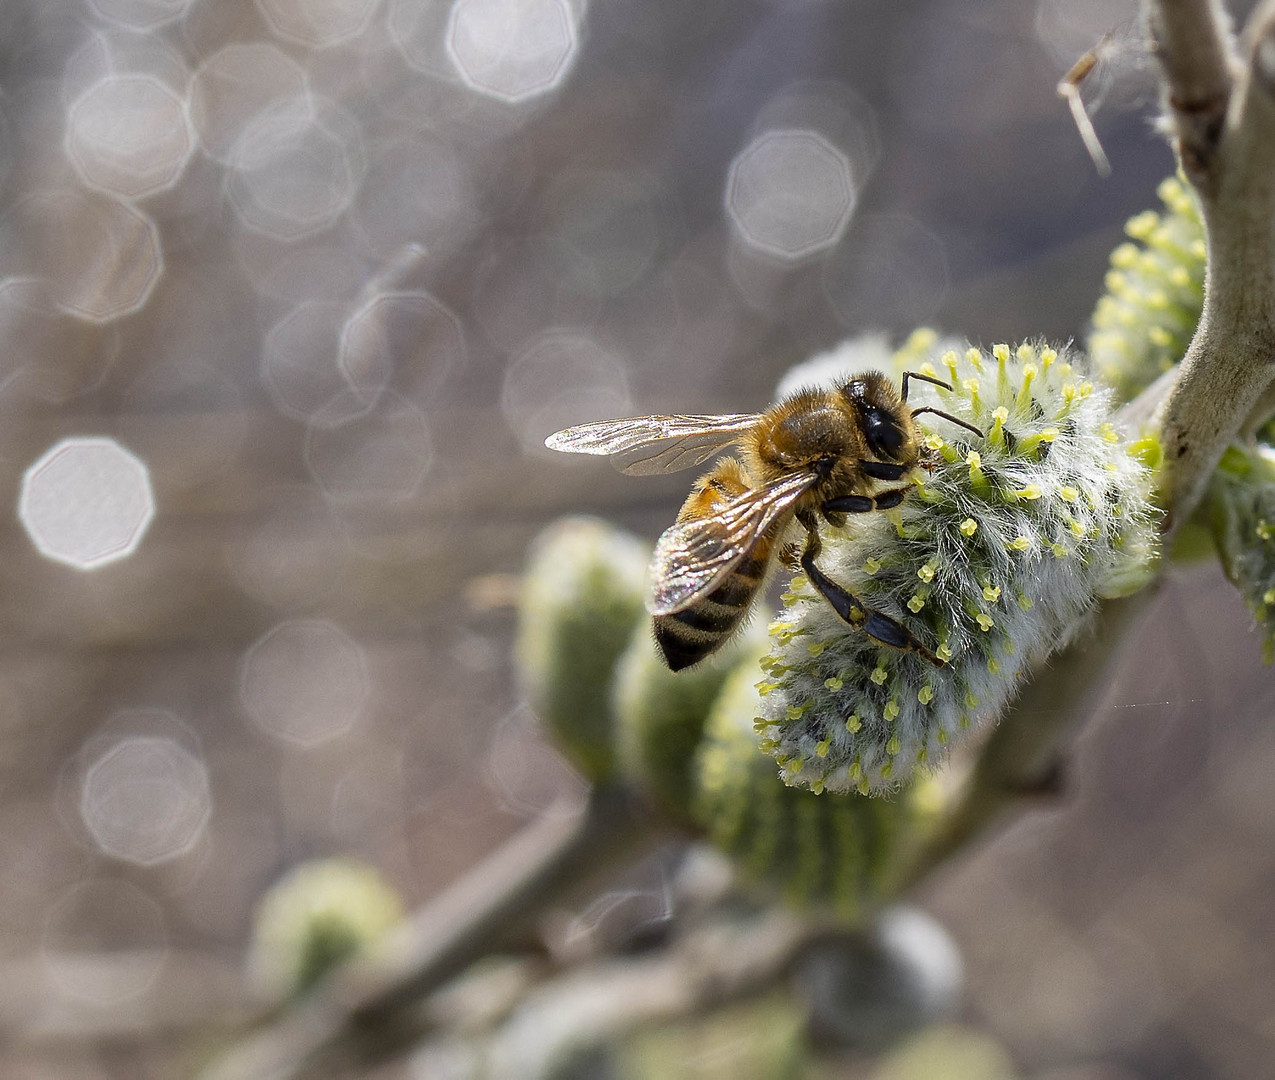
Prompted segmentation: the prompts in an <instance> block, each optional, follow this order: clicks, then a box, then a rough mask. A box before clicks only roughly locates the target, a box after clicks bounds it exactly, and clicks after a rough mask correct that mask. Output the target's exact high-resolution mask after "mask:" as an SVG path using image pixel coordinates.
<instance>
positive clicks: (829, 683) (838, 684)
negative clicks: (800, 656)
mask: <svg viewBox="0 0 1275 1080" xmlns="http://www.w3.org/2000/svg"><path fill="white" fill-rule="evenodd" d="M823 684H824V686H826V687H827V688H828V689H829V690H831V691H832V692H833V693H834V694H835V693H836V692H837V691H838V690H840V689H841V688H842V686H844V685H845V684H844V683H843V682H842V681H841V680H840V679H838V678H837V677H836V676H835V675H834V676H832V678H831V679H824V681H823Z"/></svg>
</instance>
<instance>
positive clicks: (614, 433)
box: [545, 413, 760, 476]
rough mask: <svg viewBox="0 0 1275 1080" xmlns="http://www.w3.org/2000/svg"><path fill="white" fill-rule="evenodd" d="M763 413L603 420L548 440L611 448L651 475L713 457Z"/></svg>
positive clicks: (629, 466) (581, 448)
mask: <svg viewBox="0 0 1275 1080" xmlns="http://www.w3.org/2000/svg"><path fill="white" fill-rule="evenodd" d="M759 419H760V415H759V414H758V413H731V414H728V415H725V416H635V417H630V418H626V419H621V420H598V421H595V422H594V423H592V424H580V425H579V426H578V427H570V428H567V429H566V430H564V431H558V432H555V433H554V434H553V435H550V436H549V437H548V438H547V439H545V446H547V447H549V449H550V450H561V451H563V452H564V453H568V454H605V455H607V456H609V457H611V458H612V459H613V462H612V463H613V464H614V465H615V467H616V468H617V469H619V470H620V471H621V472H624V473H629V474H630V475H635V476H650V475H654V474H659V473H671V472H678V471H680V470H682V469H689V468H691V467H692V466H694V465H699V464H700V463H701V462H704V461H707V460H708V459H709V458H710V457H712V456H713V455H714V454H717V453H720V452H721V451H722V450H723V449H724V448H725V447H727V446H729V445H730V444H731V443H732V442H734V441H735V440H736V439H737V438H738V437H739V436H740V434H741V433H743V432H745V431H747V430H749V429H750V428H751V427H752V426H753V425H754V424H756V423H757V421H758V420H759Z"/></svg>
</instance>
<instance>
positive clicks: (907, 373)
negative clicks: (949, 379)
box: [902, 371, 982, 434]
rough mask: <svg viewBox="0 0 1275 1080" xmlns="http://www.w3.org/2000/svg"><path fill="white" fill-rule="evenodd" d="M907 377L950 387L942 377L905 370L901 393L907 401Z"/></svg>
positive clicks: (948, 388) (947, 388) (945, 387)
mask: <svg viewBox="0 0 1275 1080" xmlns="http://www.w3.org/2000/svg"><path fill="white" fill-rule="evenodd" d="M909 379H920V380H921V381H922V382H927V383H933V384H934V385H935V386H941V387H943V389H944V390H951V389H952V387H951V385H949V384H948V383H945V382H944V381H943V380H942V379H936V378H935V377H934V376H933V375H922V374H921V372H919V371H905V372H904V373H903V394H902V396H903V400H904V401H907V399H908V380H909ZM924 411H925V410H924V409H918V410H917V412H924ZM929 411H930V412H933V411H934V410H933V409H930V410H929ZM979 434H982V432H980V433H979Z"/></svg>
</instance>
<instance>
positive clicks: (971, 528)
mask: <svg viewBox="0 0 1275 1080" xmlns="http://www.w3.org/2000/svg"><path fill="white" fill-rule="evenodd" d="M957 528H958V529H960V530H961V534H962V535H964V536H973V535H974V534H975V533H976V532H977V531H978V522H977V521H975V520H974V519H973V518H966V519H965V520H964V521H962V522H961V523H960V525H958V526H957Z"/></svg>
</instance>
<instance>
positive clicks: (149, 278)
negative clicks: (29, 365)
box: [3, 187, 164, 323]
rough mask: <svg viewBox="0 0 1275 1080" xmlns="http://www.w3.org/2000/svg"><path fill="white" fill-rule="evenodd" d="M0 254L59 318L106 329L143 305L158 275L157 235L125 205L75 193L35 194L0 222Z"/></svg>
mask: <svg viewBox="0 0 1275 1080" xmlns="http://www.w3.org/2000/svg"><path fill="white" fill-rule="evenodd" d="M3 227H4V231H5V236H4V246H5V248H6V250H8V251H11V252H13V253H15V254H20V255H21V256H22V258H23V264H22V265H23V275H24V276H29V277H33V278H39V279H40V280H41V281H42V282H43V283H44V287H45V289H46V290H47V295H48V298H49V300H50V302H51V303H53V304H54V305H55V306H56V307H57V308H59V309H60V310H61V311H64V312H66V314H68V315H74V316H75V317H76V318H79V319H84V320H85V321H87V322H95V323H104V322H112V321H114V320H115V319H119V318H122V317H123V316H125V315H129V314H132V313H133V312H135V311H137V310H139V309H140V308H141V307H143V306H144V305H145V304H146V301H147V300H148V299H149V298H150V294H151V292H152V291H153V290H154V288H155V285H156V283H157V282H158V281H159V279H160V277H161V275H162V274H163V272H164V258H163V254H162V252H161V250H160V243H159V229H158V228H157V227H156V225H155V222H154V221H152V220H151V219H150V218H149V217H147V216H146V215H145V214H143V213H142V212H141V211H139V210H138V209H137V208H136V207H134V206H133V205H132V204H130V203H127V202H124V201H123V200H121V199H118V198H115V197H112V196H110V195H105V194H102V193H101V192H96V191H90V190H88V189H86V188H83V187H76V188H63V189H55V190H50V191H41V192H39V193H38V194H34V195H31V196H29V197H28V198H26V199H23V200H22V201H21V202H19V203H17V204H15V205H14V207H13V209H12V210H10V211H9V213H7V214H6V215H5V218H4V221H3Z"/></svg>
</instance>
